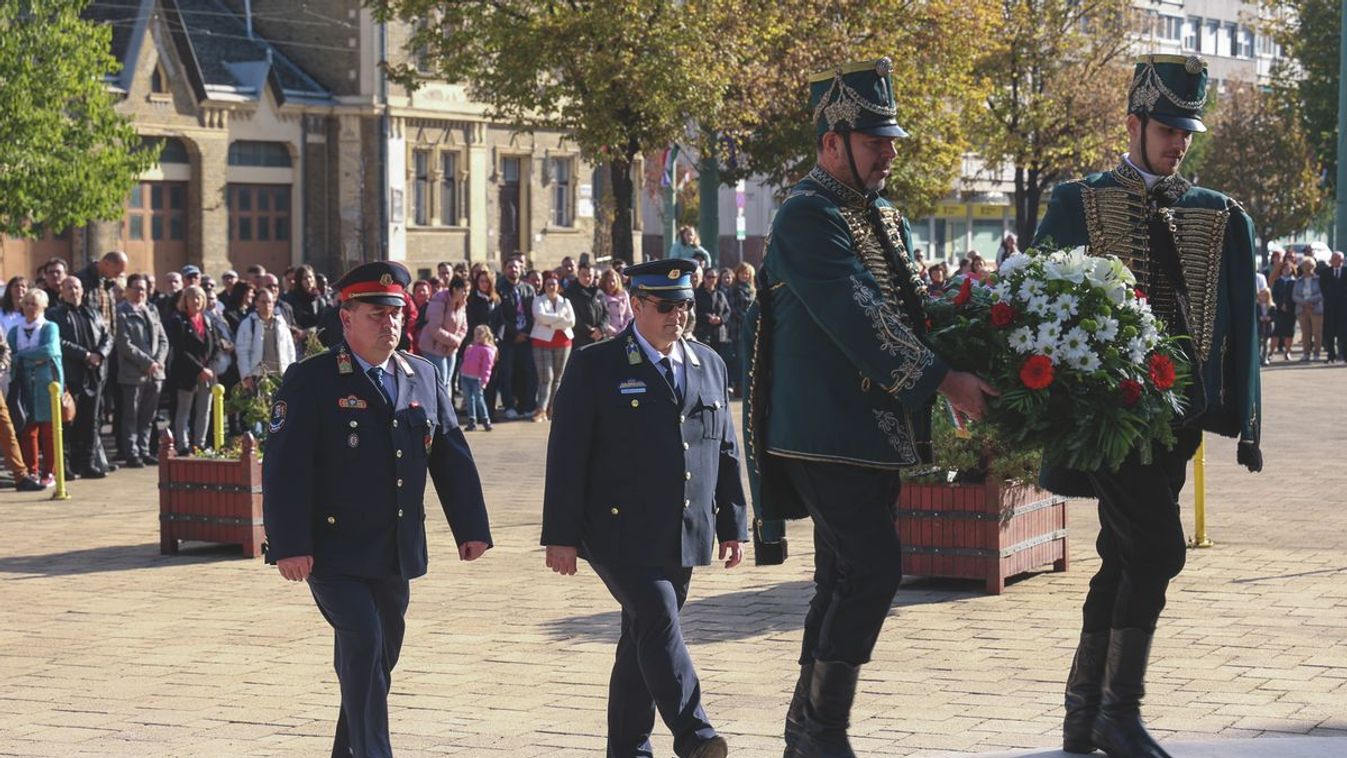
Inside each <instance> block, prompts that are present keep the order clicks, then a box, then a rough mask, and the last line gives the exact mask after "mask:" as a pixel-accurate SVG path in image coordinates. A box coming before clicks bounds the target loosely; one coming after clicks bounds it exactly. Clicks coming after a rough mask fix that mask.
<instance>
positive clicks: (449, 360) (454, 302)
mask: <svg viewBox="0 0 1347 758" xmlns="http://www.w3.org/2000/svg"><path fill="white" fill-rule="evenodd" d="M467 302H468V283H467V281H465V280H464V279H463V277H461V276H455V277H453V278H452V279H450V280H449V288H448V289H442V290H440V291H439V292H436V293H435V296H434V297H432V298H430V303H429V304H428V305H427V310H428V315H427V316H426V325H425V328H423V329H422V330H421V337H420V339H419V340H418V342H419V345H420V348H421V355H422V356H424V357H425V359H426V360H428V361H430V362H431V363H433V364H435V368H436V369H437V370H438V371H439V373H440V384H443V385H444V387H445V389H449V381H450V378H451V377H453V375H454V361H455V360H456V359H457V358H458V346H459V345H461V344H463V338H464V337H466V336H468V309H467Z"/></svg>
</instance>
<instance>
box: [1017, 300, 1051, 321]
mask: <svg viewBox="0 0 1347 758" xmlns="http://www.w3.org/2000/svg"><path fill="white" fill-rule="evenodd" d="M1024 309H1025V310H1027V311H1029V312H1030V313H1032V314H1033V315H1035V316H1038V317H1039V318H1047V317H1048V316H1049V315H1050V314H1051V313H1052V303H1051V302H1049V301H1048V296H1047V295H1034V296H1033V297H1031V298H1029V302H1028V303H1026V304H1025V306H1024Z"/></svg>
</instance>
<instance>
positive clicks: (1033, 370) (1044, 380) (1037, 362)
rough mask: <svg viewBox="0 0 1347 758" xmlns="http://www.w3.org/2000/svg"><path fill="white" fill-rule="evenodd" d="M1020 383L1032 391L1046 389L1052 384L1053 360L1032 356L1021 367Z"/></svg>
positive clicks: (1042, 356)
mask: <svg viewBox="0 0 1347 758" xmlns="http://www.w3.org/2000/svg"><path fill="white" fill-rule="evenodd" d="M1020 381H1021V382H1024V386H1026V387H1028V388H1029V389H1031V390H1041V389H1046V388H1047V386H1048V385H1049V384H1052V359H1051V358H1049V357H1048V356H1046V355H1031V356H1029V359H1028V360H1026V361H1025V362H1024V365H1023V366H1020Z"/></svg>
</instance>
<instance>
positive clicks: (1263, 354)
mask: <svg viewBox="0 0 1347 758" xmlns="http://www.w3.org/2000/svg"><path fill="white" fill-rule="evenodd" d="M1275 312H1276V306H1274V305H1273V304H1272V290H1270V289H1268V288H1267V287H1264V288H1263V289H1261V290H1258V354H1259V357H1260V360H1261V363H1262V364H1263V365H1264V366H1266V365H1268V342H1269V340H1271V339H1272V314H1273V313H1275Z"/></svg>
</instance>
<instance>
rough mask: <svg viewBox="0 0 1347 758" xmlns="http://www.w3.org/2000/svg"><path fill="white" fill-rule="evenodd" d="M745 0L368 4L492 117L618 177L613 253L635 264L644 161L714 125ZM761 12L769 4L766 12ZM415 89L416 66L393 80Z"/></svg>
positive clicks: (741, 43)
mask: <svg viewBox="0 0 1347 758" xmlns="http://www.w3.org/2000/svg"><path fill="white" fill-rule="evenodd" d="M750 4H751V3H747V2H745V1H744V0H683V1H680V0H603V1H602V2H599V1H594V2H586V1H585V0H567V1H566V2H562V1H561V0H461V1H458V2H455V1H453V0H371V2H370V5H371V7H372V8H373V9H374V12H375V14H376V16H377V17H378V18H379V19H380V20H388V19H392V18H397V19H401V20H403V21H407V22H410V23H413V24H415V25H416V28H417V29H418V31H417V32H416V33H415V34H414V35H413V36H412V38H411V39H410V41H409V46H410V47H412V48H414V49H417V50H418V51H420V52H421V53H422V55H421V57H422V60H423V66H424V65H426V64H429V66H430V67H431V69H432V70H433V71H434V72H435V73H436V74H437V75H438V76H440V77H442V78H444V79H447V80H449V81H458V82H463V83H465V84H466V85H467V86H468V89H469V91H470V92H471V94H472V96H473V97H474V98H476V99H478V100H480V101H482V102H484V103H486V104H487V106H488V107H489V108H490V110H491V114H492V117H493V118H496V119H499V120H502V121H505V122H507V123H510V124H513V125H515V126H516V127H517V128H518V129H520V130H522V131H528V130H533V129H540V128H546V129H560V130H564V131H566V132H567V133H568V134H569V135H570V136H571V137H572V139H574V140H575V142H576V144H577V145H578V146H579V147H580V149H581V150H582V151H583V153H584V154H585V155H586V157H587V158H589V159H591V160H596V161H602V162H605V163H606V164H607V165H608V168H609V174H610V176H611V179H612V187H613V194H614V200H615V208H614V209H613V213H612V240H613V254H614V255H615V256H617V257H619V258H623V259H626V260H631V258H632V252H633V251H632V235H631V231H632V214H633V212H634V194H635V193H634V184H633V178H632V164H633V161H634V159H635V158H636V156H637V155H639V154H641V153H643V152H645V151H648V150H655V149H659V148H663V147H665V146H667V145H668V144H669V143H671V142H673V141H674V140H676V139H680V138H685V136H686V135H687V133H688V131H689V130H688V125H689V124H690V123H694V122H696V121H697V120H698V119H702V118H711V119H714V118H716V116H717V114H718V113H719V112H720V108H721V107H722V104H723V103H724V98H725V95H726V92H727V91H728V89H729V84H730V81H731V79H732V78H733V77H734V76H735V75H736V71H735V65H734V63H735V60H736V56H737V55H738V53H737V52H736V51H740V50H747V49H751V46H752V45H751V43H752V41H751V39H749V40H742V39H735V38H733V36H732V34H733V33H735V30H752V28H753V27H752V26H751V25H750V24H749V23H747V20H745V19H743V18H741V15H742V14H743V13H744V12H745V6H746V5H750ZM762 5H764V6H765V5H766V3H765V2H764V3H762ZM392 74H393V75H394V78H395V79H397V80H398V81H400V82H401V83H403V84H406V85H408V86H415V84H416V81H417V79H419V78H420V75H419V74H418V73H417V72H416V71H414V70H412V68H411V67H405V68H402V69H398V70H394V71H392Z"/></svg>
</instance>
